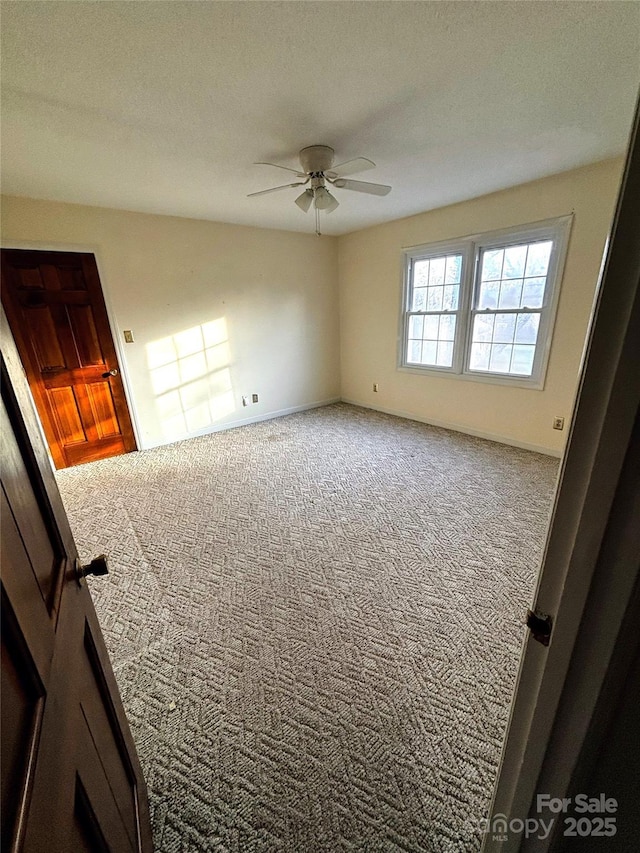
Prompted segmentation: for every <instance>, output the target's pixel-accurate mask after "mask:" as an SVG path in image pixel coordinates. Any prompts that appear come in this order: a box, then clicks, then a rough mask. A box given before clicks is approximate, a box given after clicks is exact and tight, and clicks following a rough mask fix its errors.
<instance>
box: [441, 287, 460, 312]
mask: <svg viewBox="0 0 640 853" xmlns="http://www.w3.org/2000/svg"><path fill="white" fill-rule="evenodd" d="M459 298H460V285H459V284H447V285H445V288H444V296H443V299H442V307H443V309H444V310H445V311H457V310H458V300H459Z"/></svg>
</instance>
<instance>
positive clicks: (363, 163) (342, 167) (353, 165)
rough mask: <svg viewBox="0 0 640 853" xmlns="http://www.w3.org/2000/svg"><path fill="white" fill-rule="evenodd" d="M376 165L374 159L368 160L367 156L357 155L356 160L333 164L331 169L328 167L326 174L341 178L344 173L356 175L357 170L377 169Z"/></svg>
mask: <svg viewBox="0 0 640 853" xmlns="http://www.w3.org/2000/svg"><path fill="white" fill-rule="evenodd" d="M375 167H376V164H375V163H374V162H373V161H372V160H367V158H366V157H356V158H355V160H346V161H345V162H344V163H338V165H337V166H332V167H331V169H327V171H326V172H325V175H328V176H329V177H330V178H334V177H335V178H341V177H342V176H343V175H355V174H356V173H357V172H364V171H365V170H366V169H375Z"/></svg>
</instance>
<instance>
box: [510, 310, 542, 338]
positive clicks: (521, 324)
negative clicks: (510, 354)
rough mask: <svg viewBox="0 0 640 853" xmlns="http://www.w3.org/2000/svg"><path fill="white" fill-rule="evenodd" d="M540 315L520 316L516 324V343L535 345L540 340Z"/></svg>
mask: <svg viewBox="0 0 640 853" xmlns="http://www.w3.org/2000/svg"><path fill="white" fill-rule="evenodd" d="M539 325H540V315H539V314H519V315H518V321H517V323H516V343H517V344H535V342H536V341H537V340H538V327H539Z"/></svg>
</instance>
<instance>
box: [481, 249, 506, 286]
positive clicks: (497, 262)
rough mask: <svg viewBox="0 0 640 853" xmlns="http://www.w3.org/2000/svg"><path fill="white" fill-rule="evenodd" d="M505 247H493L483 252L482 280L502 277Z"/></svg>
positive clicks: (493, 279)
mask: <svg viewBox="0 0 640 853" xmlns="http://www.w3.org/2000/svg"><path fill="white" fill-rule="evenodd" d="M503 260H504V249H491V250H490V251H486V252H483V253H482V276H481V279H482V281H495V280H497V279H500V278H502V262H503Z"/></svg>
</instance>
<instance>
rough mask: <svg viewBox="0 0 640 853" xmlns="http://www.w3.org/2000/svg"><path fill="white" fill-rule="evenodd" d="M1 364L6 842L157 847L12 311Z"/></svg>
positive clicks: (119, 852)
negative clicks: (12, 332)
mask: <svg viewBox="0 0 640 853" xmlns="http://www.w3.org/2000/svg"><path fill="white" fill-rule="evenodd" d="M1 367H2V406H1V411H0V417H1V419H2V434H3V442H2V477H1V479H2V490H1V492H0V498H1V501H2V528H1V532H2V535H1V538H2V576H1V579H0V580H1V607H2V771H1V778H2V789H1V794H2V802H1V807H2V839H1V843H2V850H3V851H7V853H9V851H12V853H13V851H16V853H17V851H24V853H43V851H45V850H46V851H47V853H69V851H103V853H104V851H113V853H129V851H132V853H133V851H135V853H150V851H151V849H152V844H151V829H150V822H149V810H148V805H147V794H146V788H145V784H144V780H143V777H142V772H141V769H140V764H139V762H138V758H137V755H136V752H135V747H134V745H133V741H132V739H131V734H130V731H129V727H128V724H127V720H126V717H125V714H124V710H123V707H122V703H121V700H120V696H119V694H118V689H117V687H116V683H115V680H114V676H113V671H112V669H111V666H110V663H109V659H108V656H107V652H106V648H105V645H104V641H103V638H102V635H101V632H100V628H99V626H98V623H97V620H96V614H95V611H94V608H93V604H92V601H91V596H90V594H89V591H88V589H87V585H86V580H84V579H79V577H78V575H77V574H76V565H77V554H76V550H75V545H74V542H73V538H72V535H71V532H70V529H69V525H68V522H67V519H66V515H65V513H64V509H63V507H62V503H61V500H60V495H59V493H58V490H57V487H56V483H55V480H54V477H53V472H52V470H51V467H50V463H49V460H48V457H47V452H46V448H45V446H44V443H43V441H42V439H41V437H40V432H39V427H38V422H37V417H36V414H35V412H34V410H33V408H32V406H31V402H30V399H29V394H28V388H27V385H26V382H25V381H24V375H23V373H22V368H21V364H20V360H19V356H18V353H17V351H16V350H15V347H14V345H13V341H12V340H11V339H10V337H9V335H8V329H7V325H6V320H5V318H4V314H3V315H2V364H1ZM105 582H106V579H105Z"/></svg>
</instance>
